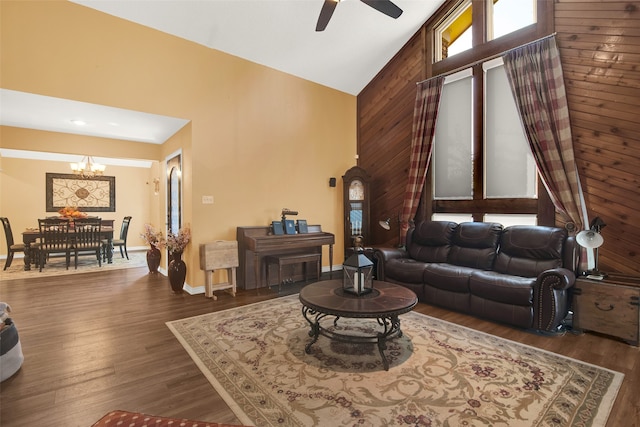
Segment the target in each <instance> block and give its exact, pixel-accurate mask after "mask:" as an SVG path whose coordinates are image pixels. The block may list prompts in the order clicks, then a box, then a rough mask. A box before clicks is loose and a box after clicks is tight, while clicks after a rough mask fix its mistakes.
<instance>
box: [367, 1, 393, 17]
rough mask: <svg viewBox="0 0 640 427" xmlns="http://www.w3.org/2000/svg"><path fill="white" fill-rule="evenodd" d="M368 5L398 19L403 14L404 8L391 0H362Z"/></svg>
mask: <svg viewBox="0 0 640 427" xmlns="http://www.w3.org/2000/svg"><path fill="white" fill-rule="evenodd" d="M360 1H362V2H363V3H365V4H366V5H369V6H371V7H372V8H374V9H375V10H377V11H378V12H382V13H384V14H385V15H387V16H390V17H392V18H394V19H397V18H398V17H399V16H400V15H402V9H400V8H399V7H398V6H396V5H395V4H393V2H391V0H360Z"/></svg>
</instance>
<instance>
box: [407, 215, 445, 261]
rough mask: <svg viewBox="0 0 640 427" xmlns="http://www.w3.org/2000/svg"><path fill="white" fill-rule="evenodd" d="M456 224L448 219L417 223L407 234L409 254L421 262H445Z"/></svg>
mask: <svg viewBox="0 0 640 427" xmlns="http://www.w3.org/2000/svg"><path fill="white" fill-rule="evenodd" d="M457 225H458V224H456V223H455V222H449V221H423V222H419V223H417V224H416V225H415V228H414V229H413V232H412V233H410V234H409V235H408V236H407V242H406V243H407V251H408V252H409V256H410V257H411V258H413V259H415V260H418V261H422V262H446V261H447V256H448V255H449V250H450V249H451V239H452V238H453V232H454V230H455V229H456V227H457Z"/></svg>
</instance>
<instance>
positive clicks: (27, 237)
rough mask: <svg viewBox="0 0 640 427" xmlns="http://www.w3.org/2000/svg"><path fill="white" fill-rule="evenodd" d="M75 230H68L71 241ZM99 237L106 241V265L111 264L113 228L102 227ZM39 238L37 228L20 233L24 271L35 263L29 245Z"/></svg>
mask: <svg viewBox="0 0 640 427" xmlns="http://www.w3.org/2000/svg"><path fill="white" fill-rule="evenodd" d="M74 233H75V230H74V229H73V228H69V236H70V237H71V239H73V234H74ZM100 236H101V238H102V239H104V240H106V241H107V263H109V264H112V263H113V227H108V226H104V225H103V226H102V227H101V228H100ZM39 238H40V230H39V229H38V228H27V229H26V230H24V231H23V232H22V242H23V243H24V270H25V271H29V270H31V264H33V263H35V261H36V260H35V259H34V256H33V250H32V249H31V244H32V243H33V242H35V241H36V240H38V239H39Z"/></svg>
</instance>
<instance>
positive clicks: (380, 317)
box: [300, 280, 418, 370]
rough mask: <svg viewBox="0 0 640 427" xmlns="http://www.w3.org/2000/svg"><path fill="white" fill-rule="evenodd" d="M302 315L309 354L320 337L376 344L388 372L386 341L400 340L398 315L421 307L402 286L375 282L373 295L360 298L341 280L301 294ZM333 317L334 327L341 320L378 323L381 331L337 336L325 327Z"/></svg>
mask: <svg viewBox="0 0 640 427" xmlns="http://www.w3.org/2000/svg"><path fill="white" fill-rule="evenodd" d="M300 302H301V303H302V315H303V316H304V318H305V319H306V320H307V322H309V325H310V326H311V330H310V331H309V336H310V337H312V339H311V342H310V343H309V344H307V346H306V347H305V351H306V352H307V353H310V352H311V346H312V345H313V343H315V342H316V341H317V340H318V337H319V336H320V335H322V336H325V337H327V338H329V339H332V340H336V341H342V342H349V343H363V342H365V343H375V344H377V345H378V350H379V351H380V356H381V357H382V364H383V366H384V369H385V370H389V361H388V360H387V357H386V356H385V354H384V350H386V348H387V340H388V339H391V338H396V337H401V336H402V331H401V330H400V319H399V317H398V316H399V315H401V314H403V313H407V312H409V311H411V310H412V309H413V307H415V306H416V304H417V303H418V297H417V296H416V294H415V293H414V292H413V291H411V290H410V289H407V288H405V287H403V286H400V285H395V284H393V283H387V282H381V281H377V280H374V281H373V291H371V292H369V293H368V294H365V295H362V296H357V295H353V294H350V293H348V292H344V291H343V290H342V280H326V281H322V282H316V283H312V284H310V285H307V286H305V287H304V288H302V290H301V291H300ZM327 317H332V318H333V325H334V326H335V325H336V324H337V323H338V320H339V319H340V318H341V317H346V318H363V319H376V320H377V321H378V324H379V325H380V327H381V331H379V332H378V333H377V334H376V335H372V336H363V335H349V334H343V333H337V332H335V331H333V330H330V329H329V328H326V327H324V326H322V323H321V322H322V320H323V319H325V318H327Z"/></svg>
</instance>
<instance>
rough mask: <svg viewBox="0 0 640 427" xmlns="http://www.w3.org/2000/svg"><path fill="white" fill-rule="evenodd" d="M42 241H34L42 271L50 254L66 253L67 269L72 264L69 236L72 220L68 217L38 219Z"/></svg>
mask: <svg viewBox="0 0 640 427" xmlns="http://www.w3.org/2000/svg"><path fill="white" fill-rule="evenodd" d="M38 227H39V229H40V242H37V243H34V244H33V245H32V246H31V248H33V249H34V250H35V252H36V254H37V258H38V266H39V269H40V271H42V269H43V268H44V265H45V263H46V261H47V259H48V258H49V257H50V256H52V255H53V256H55V255H64V256H65V258H66V266H67V270H68V269H69V265H70V264H71V240H70V238H69V228H70V221H69V220H68V219H66V218H44V219H38Z"/></svg>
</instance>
